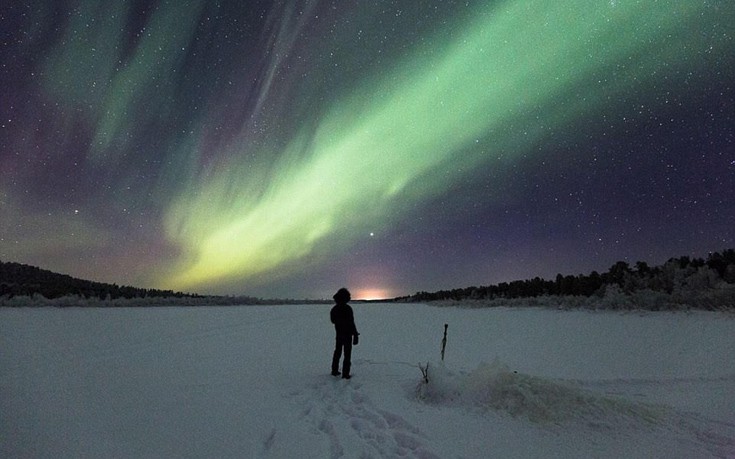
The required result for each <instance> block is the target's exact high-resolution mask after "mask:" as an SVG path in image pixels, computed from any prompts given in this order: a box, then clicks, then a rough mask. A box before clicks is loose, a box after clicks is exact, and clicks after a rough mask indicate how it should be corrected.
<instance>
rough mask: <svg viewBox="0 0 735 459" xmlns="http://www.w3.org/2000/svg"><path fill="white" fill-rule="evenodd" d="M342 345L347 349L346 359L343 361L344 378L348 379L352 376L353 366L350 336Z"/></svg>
mask: <svg viewBox="0 0 735 459" xmlns="http://www.w3.org/2000/svg"><path fill="white" fill-rule="evenodd" d="M342 345H343V346H344V348H345V358H344V360H343V361H342V377H343V378H348V377H349V376H350V367H351V366H352V337H351V336H348V337H347V338H346V339H345V340H344V341H343V342H342Z"/></svg>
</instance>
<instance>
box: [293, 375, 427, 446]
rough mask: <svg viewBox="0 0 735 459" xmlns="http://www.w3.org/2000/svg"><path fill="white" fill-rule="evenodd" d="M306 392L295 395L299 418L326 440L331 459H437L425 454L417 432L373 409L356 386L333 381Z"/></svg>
mask: <svg viewBox="0 0 735 459" xmlns="http://www.w3.org/2000/svg"><path fill="white" fill-rule="evenodd" d="M310 389H311V390H309V391H306V392H303V393H301V394H299V398H300V402H301V404H302V406H303V407H304V408H303V410H302V411H301V418H302V419H303V420H304V421H306V422H309V423H310V424H311V425H312V426H313V427H314V428H315V433H317V434H319V435H323V436H324V437H325V438H326V441H327V442H328V444H329V452H330V457H331V458H341V457H359V458H373V457H380V458H384V457H402V458H420V459H437V458H438V457H439V456H437V455H435V454H433V453H432V452H430V451H428V449H427V448H426V446H425V445H424V442H425V437H424V435H422V433H421V432H420V431H419V429H417V428H416V427H415V426H413V425H411V424H410V423H409V422H407V421H406V420H405V419H403V418H402V417H401V416H399V415H397V414H395V413H392V412H389V411H386V410H382V409H379V408H377V407H376V406H375V404H374V403H373V402H372V401H371V400H370V399H369V397H368V396H367V395H366V394H365V393H364V392H363V391H362V390H361V389H362V384H361V383H360V382H358V381H355V380H351V381H349V382H345V381H340V380H333V381H328V382H327V383H326V384H325V383H324V382H320V383H317V384H314V385H313V386H312V387H311V388H310Z"/></svg>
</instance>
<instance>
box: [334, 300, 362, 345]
mask: <svg viewBox="0 0 735 459" xmlns="http://www.w3.org/2000/svg"><path fill="white" fill-rule="evenodd" d="M329 317H330V319H331V320H332V323H333V324H334V329H335V331H336V332H337V336H342V337H348V336H357V335H358V333H357V328H356V327H355V317H354V315H353V314H352V308H351V307H350V305H349V304H347V303H342V304H340V303H337V304H336V305H334V307H333V308H332V310H331V311H330V312H329Z"/></svg>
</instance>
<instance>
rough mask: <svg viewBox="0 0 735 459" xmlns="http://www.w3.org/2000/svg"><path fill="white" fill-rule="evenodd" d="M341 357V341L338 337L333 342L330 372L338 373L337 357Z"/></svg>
mask: <svg viewBox="0 0 735 459" xmlns="http://www.w3.org/2000/svg"><path fill="white" fill-rule="evenodd" d="M341 357H342V343H341V342H340V340H339V337H337V339H336V340H335V343H334V354H332V374H333V375H335V376H337V375H338V374H339V359H340V358H341Z"/></svg>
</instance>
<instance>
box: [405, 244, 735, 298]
mask: <svg viewBox="0 0 735 459" xmlns="http://www.w3.org/2000/svg"><path fill="white" fill-rule="evenodd" d="M722 282H725V283H728V284H733V283H735V250H734V249H727V250H724V251H722V252H714V253H710V254H709V255H708V256H707V258H706V259H704V258H690V257H688V256H683V257H679V258H671V259H669V260H668V261H667V262H666V263H664V264H663V265H661V266H653V267H651V266H649V265H648V264H647V263H646V262H643V261H639V262H637V263H635V265H633V266H631V265H630V264H629V263H627V262H625V261H618V262H617V263H615V264H614V265H612V266H611V267H610V269H609V270H607V272H604V273H602V274H600V273H598V272H597V271H593V272H591V273H590V274H579V275H577V276H572V275H567V276H564V275H562V274H557V275H556V278H555V279H554V280H546V279H542V278H540V277H535V278H533V279H528V280H517V281H512V282H501V283H500V284H497V285H489V286H484V287H466V288H457V289H453V290H440V291H438V292H433V293H430V292H417V293H416V294H414V295H410V296H405V297H399V298H396V299H395V301H406V302H424V301H439V300H455V301H461V300H492V299H496V298H533V297H538V296H544V295H557V296H587V297H589V296H592V295H596V294H597V295H602V294H604V292H605V290H606V289H607V288H609V287H610V286H617V287H616V288H619V289H620V290H621V291H622V292H623V293H626V294H630V293H634V292H637V291H641V290H651V291H654V292H661V293H666V294H672V293H674V292H675V291H677V290H678V289H686V290H700V289H704V288H711V287H715V286H716V285H717V284H718V283H722Z"/></svg>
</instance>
